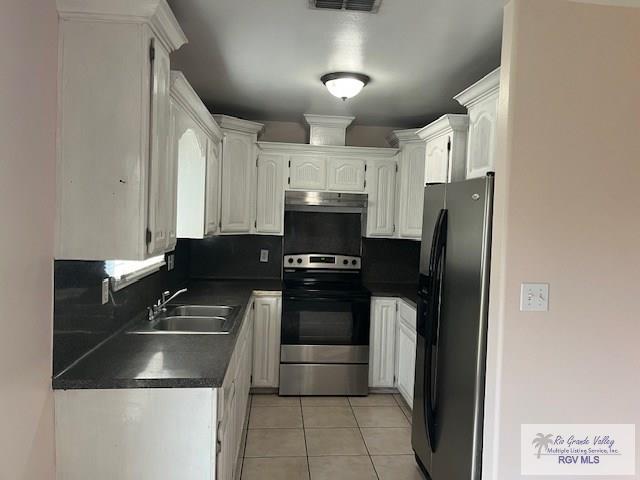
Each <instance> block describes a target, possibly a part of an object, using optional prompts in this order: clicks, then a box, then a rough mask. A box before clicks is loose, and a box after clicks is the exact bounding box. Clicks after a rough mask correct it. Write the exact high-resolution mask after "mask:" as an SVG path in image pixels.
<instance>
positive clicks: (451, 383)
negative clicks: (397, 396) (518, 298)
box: [429, 177, 493, 480]
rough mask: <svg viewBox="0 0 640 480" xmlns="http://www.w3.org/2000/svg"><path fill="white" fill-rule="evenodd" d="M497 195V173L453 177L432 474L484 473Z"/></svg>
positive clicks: (438, 478)
mask: <svg viewBox="0 0 640 480" xmlns="http://www.w3.org/2000/svg"><path fill="white" fill-rule="evenodd" d="M492 200H493V177H485V178H478V179H474V180H467V181H464V182H456V183H451V184H448V185H447V198H446V206H447V211H448V229H447V254H446V265H445V268H444V278H443V290H442V298H441V315H440V322H439V332H438V345H437V352H438V359H437V387H436V392H437V399H436V402H435V403H436V412H435V428H434V430H435V431H434V432H433V434H434V438H435V440H434V444H435V448H434V451H433V453H432V459H431V463H432V464H431V468H430V471H429V473H430V475H431V478H432V480H450V479H463V478H464V479H471V480H479V479H480V472H481V464H480V460H481V452H482V444H481V440H482V410H483V398H484V371H485V353H486V348H485V347H486V327H487V295H488V286H489V285H488V281H489V272H488V267H489V251H490V244H491V233H490V232H491V230H490V226H491V215H492ZM432 446H433V445H432Z"/></svg>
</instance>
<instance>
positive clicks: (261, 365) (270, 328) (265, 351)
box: [252, 297, 281, 388]
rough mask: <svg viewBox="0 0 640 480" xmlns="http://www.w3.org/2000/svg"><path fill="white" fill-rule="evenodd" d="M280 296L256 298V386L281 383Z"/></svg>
mask: <svg viewBox="0 0 640 480" xmlns="http://www.w3.org/2000/svg"><path fill="white" fill-rule="evenodd" d="M280 305H281V300H280V298H279V297H271V298H268V297H258V298H256V300H255V318H254V323H253V325H254V328H253V383H252V385H253V386H254V387H274V388H277V387H278V385H279V373H280V372H279V370H280V315H281V310H280Z"/></svg>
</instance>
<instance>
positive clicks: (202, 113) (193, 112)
mask: <svg viewBox="0 0 640 480" xmlns="http://www.w3.org/2000/svg"><path fill="white" fill-rule="evenodd" d="M171 98H173V99H174V100H175V101H176V103H178V105H180V106H181V107H182V108H183V109H184V110H185V111H186V112H187V113H188V114H189V115H190V116H191V117H192V118H193V119H194V120H195V121H196V122H197V123H198V124H199V125H200V126H201V127H202V129H203V130H204V131H205V133H206V134H207V135H208V136H210V137H214V139H215V140H221V139H222V130H220V127H218V124H217V123H216V122H215V120H214V119H213V117H212V116H211V113H209V110H207V107H205V105H204V103H202V100H200V97H199V96H198V94H197V93H196V92H195V90H194V89H193V87H192V86H191V84H190V83H189V81H188V80H187V79H186V77H185V76H184V74H183V73H182V72H180V71H177V70H171Z"/></svg>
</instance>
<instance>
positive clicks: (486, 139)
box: [467, 93, 498, 178]
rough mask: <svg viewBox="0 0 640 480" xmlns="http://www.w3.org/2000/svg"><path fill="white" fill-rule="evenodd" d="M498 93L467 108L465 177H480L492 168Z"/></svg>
mask: <svg viewBox="0 0 640 480" xmlns="http://www.w3.org/2000/svg"><path fill="white" fill-rule="evenodd" d="M497 117H498V94H497V93H496V94H495V95H492V96H491V97H489V98H487V99H485V100H483V101H482V102H480V103H478V104H476V105H473V106H472V107H470V108H469V138H468V140H467V141H468V148H467V178H475V177H481V176H483V175H485V174H486V173H487V172H489V171H493V169H494V155H495V137H496V122H497Z"/></svg>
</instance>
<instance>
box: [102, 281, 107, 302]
mask: <svg viewBox="0 0 640 480" xmlns="http://www.w3.org/2000/svg"><path fill="white" fill-rule="evenodd" d="M108 301H109V279H108V278H103V279H102V305H104V304H105V303H107V302H108Z"/></svg>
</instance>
